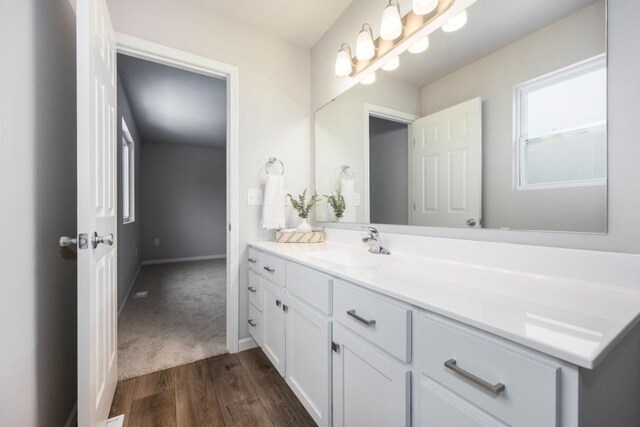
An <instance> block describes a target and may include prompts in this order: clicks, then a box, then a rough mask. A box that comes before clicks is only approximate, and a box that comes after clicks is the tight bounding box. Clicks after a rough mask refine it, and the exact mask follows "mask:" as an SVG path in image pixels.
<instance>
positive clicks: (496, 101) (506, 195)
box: [421, 1, 607, 232]
mask: <svg viewBox="0 0 640 427" xmlns="http://www.w3.org/2000/svg"><path fill="white" fill-rule="evenodd" d="M604 16H605V6H604V1H600V2H597V3H593V4H591V5H589V6H587V7H586V8H584V9H581V10H579V11H577V12H575V13H573V14H571V15H569V16H567V17H565V18H563V19H561V20H559V21H556V22H554V23H552V24H551V25H549V26H547V27H545V28H542V29H541V30H539V31H536V32H534V33H532V34H530V35H528V36H526V37H524V38H522V39H520V40H517V41H515V42H514V43H512V44H510V45H509V46H506V47H504V48H502V49H499V50H497V51H495V52H493V53H491V54H489V55H487V56H485V57H483V58H481V59H479V60H477V61H474V62H472V63H470V64H468V65H465V66H464V67H462V68H460V69H458V70H456V71H454V72H452V73H451V74H448V75H446V76H444V77H443V78H441V79H439V80H436V81H435V82H432V83H430V84H428V85H426V86H424V87H423V88H422V97H421V98H422V109H421V110H422V115H423V116H426V115H429V114H433V113H435V112H438V111H440V110H443V109H445V108H448V107H451V106H453V105H456V104H459V103H461V102H465V101H467V100H469V99H472V98H476V97H480V98H482V141H483V145H482V151H483V152H482V171H483V172H482V222H483V226H484V227H485V228H513V229H524V230H561V231H589V232H605V231H606V214H607V209H606V187H605V186H602V185H600V186H586V187H573V188H554V189H544V190H528V191H518V190H516V189H515V188H514V183H513V173H514V170H513V163H514V151H513V129H514V123H513V96H514V94H513V88H514V87H515V86H516V85H518V84H521V83H524V82H527V81H529V80H532V79H534V78H537V77H540V76H542V75H545V74H548V73H550V72H553V71H556V70H559V69H561V68H564V67H567V66H570V65H573V64H575V63H577V62H580V61H583V60H585V59H589V58H591V57H594V56H596V55H599V54H602V53H604V52H605V50H606V45H605V39H606V36H605V20H604ZM516 65H519V66H516Z"/></svg>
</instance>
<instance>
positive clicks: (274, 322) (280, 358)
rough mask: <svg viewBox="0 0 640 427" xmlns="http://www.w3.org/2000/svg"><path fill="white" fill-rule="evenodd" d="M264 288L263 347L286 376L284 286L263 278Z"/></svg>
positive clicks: (279, 370)
mask: <svg viewBox="0 0 640 427" xmlns="http://www.w3.org/2000/svg"><path fill="white" fill-rule="evenodd" d="M262 290H263V292H264V307H263V308H262V317H263V325H264V331H263V336H264V344H263V347H262V349H263V350H264V352H265V354H266V355H267V357H268V358H269V360H271V363H273V365H274V366H275V367H276V369H277V370H278V372H280V375H282V376H283V377H284V373H285V372H284V366H285V365H284V357H285V353H284V351H285V347H284V346H285V322H284V316H285V312H284V310H285V304H284V288H281V287H279V286H275V285H274V284H272V283H270V282H269V281H268V280H263V282H262Z"/></svg>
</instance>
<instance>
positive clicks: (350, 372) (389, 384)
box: [332, 323, 411, 427]
mask: <svg viewBox="0 0 640 427" xmlns="http://www.w3.org/2000/svg"><path fill="white" fill-rule="evenodd" d="M333 341H334V344H333V358H332V359H333V375H332V382H333V426H334V427H350V426H369V427H375V426H380V427H384V426H409V425H410V422H411V405H410V402H411V399H410V396H411V389H410V387H411V370H410V368H409V367H407V366H405V365H404V364H402V363H400V362H398V361H396V360H394V358H393V357H392V356H390V355H387V354H385V353H384V352H382V351H380V350H378V349H376V348H375V346H373V345H371V344H370V343H367V342H366V340H365V339H363V338H362V337H359V336H358V335H357V334H355V333H353V332H351V331H349V330H348V329H347V328H346V327H344V326H342V325H340V324H339V323H335V324H334V330H333Z"/></svg>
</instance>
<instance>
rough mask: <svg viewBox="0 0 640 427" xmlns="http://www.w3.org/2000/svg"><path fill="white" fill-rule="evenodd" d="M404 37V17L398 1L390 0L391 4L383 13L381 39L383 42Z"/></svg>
mask: <svg viewBox="0 0 640 427" xmlns="http://www.w3.org/2000/svg"><path fill="white" fill-rule="evenodd" d="M401 35H402V16H400V5H399V4H398V1H397V0H389V4H388V5H387V7H385V8H384V12H382V23H381V24H380V37H381V38H382V39H383V40H389V41H390V40H395V39H397V38H398V37H400V36H401Z"/></svg>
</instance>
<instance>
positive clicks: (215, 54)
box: [108, 0, 312, 338]
mask: <svg viewBox="0 0 640 427" xmlns="http://www.w3.org/2000/svg"><path fill="white" fill-rule="evenodd" d="M108 5H109V11H110V13H111V18H112V21H113V24H114V27H115V29H116V31H118V32H121V33H125V34H128V35H132V36H135V37H140V38H143V39H146V40H150V41H153V42H156V43H160V44H163V45H165V46H169V47H173V48H176V49H181V50H185V51H188V52H191V53H195V54H198V55H203V56H206V57H209V58H213V59H215V60H218V61H222V62H225V63H228V64H232V65H235V66H237V67H238V68H239V74H240V197H239V199H240V202H241V206H240V224H239V227H240V230H239V232H240V257H241V260H242V263H241V265H240V301H239V304H240V317H239V333H240V337H241V338H242V337H248V336H249V334H248V329H247V328H248V327H247V291H246V288H247V273H246V271H247V268H246V267H247V265H246V261H245V259H246V256H245V253H246V244H247V242H248V241H252V240H264V239H268V238H272V233H271V232H266V231H263V230H261V229H260V227H259V221H260V207H259V206H247V205H246V194H247V189H249V188H259V187H260V186H261V185H262V183H263V180H264V176H265V175H264V169H263V168H264V164H265V162H266V161H267V158H268V157H269V156H276V157H278V158H280V159H282V161H283V162H284V163H285V166H286V187H287V189H288V190H290V191H293V192H302V190H303V189H304V188H305V187H307V186H309V182H310V172H309V165H310V164H311V163H312V159H311V154H310V123H309V118H310V98H309V85H310V80H309V79H310V69H309V59H310V57H309V51H308V50H307V49H303V48H300V47H297V46H295V45H293V44H291V43H288V42H286V41H284V40H282V39H279V38H277V37H275V36H272V35H270V34H267V33H265V32H263V31H260V30H257V29H255V28H253V27H250V26H247V25H245V24H243V23H241V22H237V21H234V20H233V19H229V18H226V17H223V16H219V15H215V14H213V13H211V12H210V11H209V10H208V9H204V8H200V7H198V6H196V5H193V4H192V3H190V2H186V1H169V0H157V1H153V2H149V1H145V0H108Z"/></svg>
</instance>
